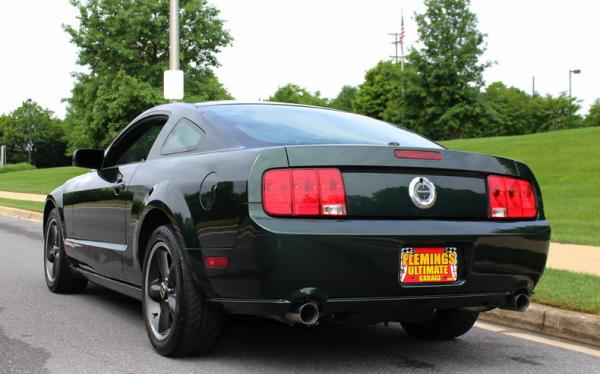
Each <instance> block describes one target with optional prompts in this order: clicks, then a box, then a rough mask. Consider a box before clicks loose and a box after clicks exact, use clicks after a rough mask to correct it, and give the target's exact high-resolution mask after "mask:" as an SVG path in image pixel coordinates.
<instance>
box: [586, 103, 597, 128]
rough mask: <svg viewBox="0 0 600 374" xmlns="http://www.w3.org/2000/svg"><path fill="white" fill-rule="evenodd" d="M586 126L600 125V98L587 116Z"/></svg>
mask: <svg viewBox="0 0 600 374" xmlns="http://www.w3.org/2000/svg"><path fill="white" fill-rule="evenodd" d="M585 126H600V99H596V101H594V104H592V106H591V107H590V110H589V111H588V114H587V116H586V117H585Z"/></svg>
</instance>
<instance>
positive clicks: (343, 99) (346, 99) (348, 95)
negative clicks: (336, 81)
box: [329, 86, 358, 112]
mask: <svg viewBox="0 0 600 374" xmlns="http://www.w3.org/2000/svg"><path fill="white" fill-rule="evenodd" d="M357 93H358V88H356V87H353V86H344V87H342V89H341V91H340V93H339V94H338V95H337V97H336V98H335V99H333V100H331V102H330V103H329V107H331V108H334V109H339V110H345V111H346V112H353V111H354V108H353V105H352V102H353V101H354V99H355V98H356V94H357Z"/></svg>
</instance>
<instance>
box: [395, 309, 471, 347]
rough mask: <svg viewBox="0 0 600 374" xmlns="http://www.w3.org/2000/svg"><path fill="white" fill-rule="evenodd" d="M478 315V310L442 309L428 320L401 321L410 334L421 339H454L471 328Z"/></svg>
mask: <svg viewBox="0 0 600 374" xmlns="http://www.w3.org/2000/svg"><path fill="white" fill-rule="evenodd" d="M477 317H479V313H477V312H469V311H466V310H446V309H442V310H437V311H436V312H435V315H434V317H433V319H431V320H429V321H427V322H420V323H413V322H401V325H402V327H403V328H404V330H405V331H406V332H407V333H408V334H409V335H411V336H414V337H416V338H419V339H432V340H434V339H453V338H456V337H458V336H461V335H464V334H466V333H467V332H468V331H469V330H471V328H472V327H473V325H474V324H475V322H476V321H477Z"/></svg>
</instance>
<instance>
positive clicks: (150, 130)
mask: <svg viewBox="0 0 600 374" xmlns="http://www.w3.org/2000/svg"><path fill="white" fill-rule="evenodd" d="M166 121H167V119H166V118H165V117H162V116H161V117H157V118H151V119H149V120H146V121H144V122H142V123H140V124H138V125H136V126H135V127H133V128H132V129H131V130H130V131H129V132H128V133H127V134H125V136H124V137H123V138H122V139H120V140H119V141H118V143H115V144H114V145H113V147H112V148H111V149H110V150H109V154H108V155H107V158H106V159H105V162H104V167H111V166H117V165H126V164H131V163H134V162H140V161H143V160H145V159H146V158H148V154H149V153H150V149H152V145H154V142H155V141H156V138H157V137H158V135H159V134H160V131H161V130H162V128H163V126H164V124H165V123H166Z"/></svg>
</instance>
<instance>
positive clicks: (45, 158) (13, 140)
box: [0, 101, 69, 167]
mask: <svg viewBox="0 0 600 374" xmlns="http://www.w3.org/2000/svg"><path fill="white" fill-rule="evenodd" d="M0 133H1V134H2V138H0V143H2V144H6V146H7V156H8V160H9V161H10V162H12V163H17V162H26V161H28V150H29V148H30V149H31V161H32V163H33V164H34V165H35V166H37V167H49V166H58V165H65V164H67V163H68V161H69V160H68V158H67V157H66V156H65V149H66V141H65V139H64V132H63V129H62V127H61V121H60V120H59V119H58V118H56V117H55V116H54V113H52V111H50V110H48V109H44V108H42V107H41V106H39V105H38V104H37V103H35V102H29V101H25V102H23V104H22V105H21V106H20V107H18V108H17V109H15V110H14V111H12V112H11V113H10V114H8V115H3V116H0Z"/></svg>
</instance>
